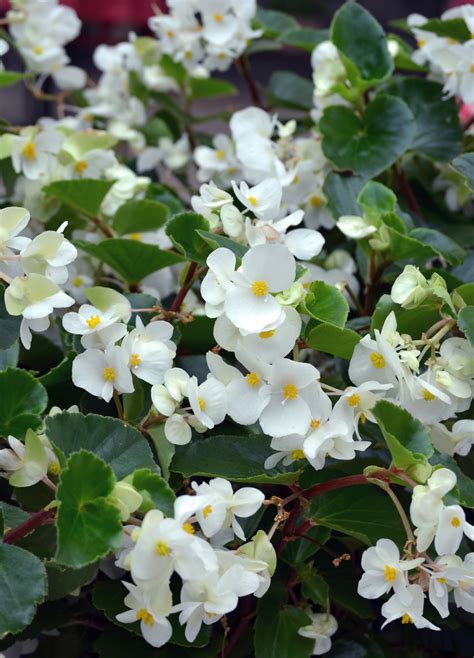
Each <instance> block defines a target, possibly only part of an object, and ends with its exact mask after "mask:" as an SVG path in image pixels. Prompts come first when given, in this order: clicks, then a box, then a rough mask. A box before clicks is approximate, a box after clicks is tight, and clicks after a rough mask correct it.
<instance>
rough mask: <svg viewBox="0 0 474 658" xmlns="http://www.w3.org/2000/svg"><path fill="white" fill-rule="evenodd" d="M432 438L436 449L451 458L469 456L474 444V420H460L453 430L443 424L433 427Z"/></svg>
mask: <svg viewBox="0 0 474 658" xmlns="http://www.w3.org/2000/svg"><path fill="white" fill-rule="evenodd" d="M431 438H432V439H433V443H434V445H435V448H436V449H437V450H439V451H440V452H444V453H445V454H447V455H450V456H451V457H452V456H453V455H461V456H462V457H465V456H466V455H468V454H469V452H470V450H471V446H472V444H473V443H474V420H458V421H456V422H455V423H454V425H453V426H452V428H451V430H448V429H447V427H445V426H444V425H442V424H441V423H437V424H436V425H432V426H431Z"/></svg>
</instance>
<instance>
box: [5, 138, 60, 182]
mask: <svg viewBox="0 0 474 658" xmlns="http://www.w3.org/2000/svg"><path fill="white" fill-rule="evenodd" d="M63 140H64V136H63V135H62V134H61V133H60V132H58V131H56V130H42V131H40V132H38V133H37V134H31V131H30V134H26V135H18V136H17V137H15V139H14V141H13V146H12V156H11V157H12V165H13V169H14V170H15V171H16V173H17V174H20V173H22V174H23V175H24V176H26V178H29V179H31V180H37V179H38V178H42V177H47V176H49V175H50V174H51V173H52V170H53V168H54V166H55V165H56V156H57V154H58V153H59V151H60V149H61V145H62V143H63Z"/></svg>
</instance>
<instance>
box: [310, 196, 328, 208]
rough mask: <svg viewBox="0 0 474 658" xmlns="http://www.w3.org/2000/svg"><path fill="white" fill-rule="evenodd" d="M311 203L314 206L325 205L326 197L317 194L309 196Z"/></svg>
mask: <svg viewBox="0 0 474 658" xmlns="http://www.w3.org/2000/svg"><path fill="white" fill-rule="evenodd" d="M309 203H310V204H311V205H312V206H313V208H319V206H322V205H323V203H324V199H323V198H322V197H320V196H318V195H317V194H313V195H312V196H310V198H309Z"/></svg>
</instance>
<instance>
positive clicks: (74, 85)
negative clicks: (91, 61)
mask: <svg viewBox="0 0 474 658" xmlns="http://www.w3.org/2000/svg"><path fill="white" fill-rule="evenodd" d="M52 76H53V80H54V82H55V83H56V85H57V86H58V87H59V89H64V90H66V91H76V90H78V89H83V88H84V87H85V86H86V84H87V73H86V72H85V71H84V69H81V68H80V67H79V66H63V67H62V68H61V69H59V71H53V73H52Z"/></svg>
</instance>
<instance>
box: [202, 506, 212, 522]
mask: <svg viewBox="0 0 474 658" xmlns="http://www.w3.org/2000/svg"><path fill="white" fill-rule="evenodd" d="M209 514H212V505H206V507H205V508H204V509H203V510H202V515H203V517H204V518H205V519H207V517H208V516H209Z"/></svg>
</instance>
